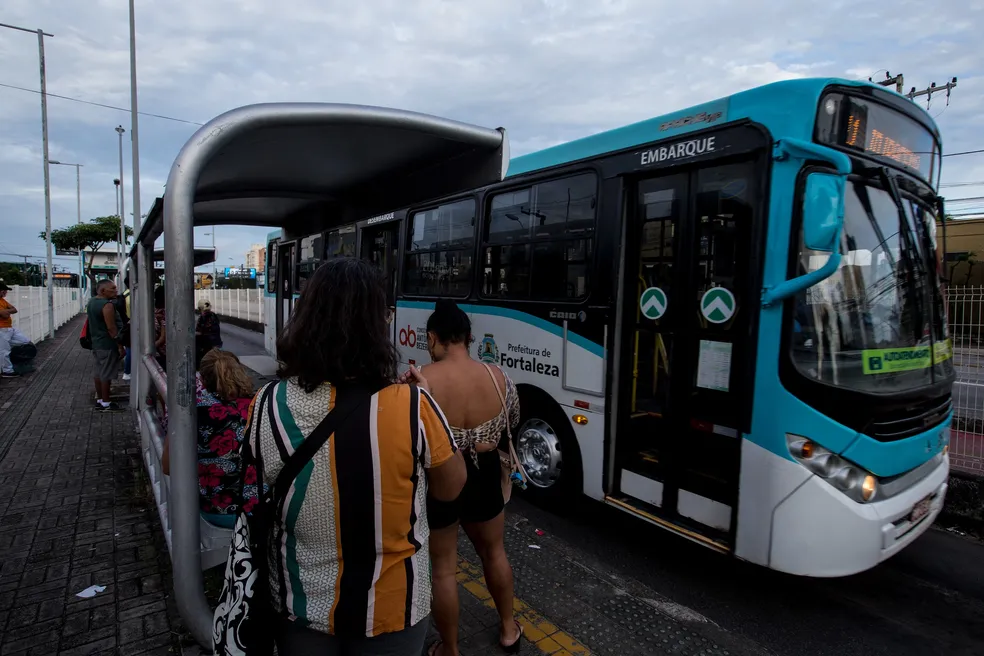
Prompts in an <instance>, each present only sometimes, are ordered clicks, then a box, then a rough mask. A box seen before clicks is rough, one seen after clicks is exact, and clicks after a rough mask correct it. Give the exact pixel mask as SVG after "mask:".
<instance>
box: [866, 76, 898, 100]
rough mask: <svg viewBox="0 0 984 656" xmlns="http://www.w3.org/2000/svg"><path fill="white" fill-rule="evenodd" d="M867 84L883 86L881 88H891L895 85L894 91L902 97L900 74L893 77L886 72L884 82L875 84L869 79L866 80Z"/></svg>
mask: <svg viewBox="0 0 984 656" xmlns="http://www.w3.org/2000/svg"><path fill="white" fill-rule="evenodd" d="M868 82H873V83H874V84H877V85H879V86H883V87H890V86H892V85H893V84H894V85H895V91H896V92H897V93H898V94H899V95H900V96H901V95H902V89H904V88H905V87H904V86H903V76H902V74H901V73H899V74H898V75H895V76H893V75H892V74H891V73H889V72H888V71H885V79H884V80H881V81H879V82H875V81H874V80H872V79H871V78H870V77H869V78H868Z"/></svg>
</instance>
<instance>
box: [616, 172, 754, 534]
mask: <svg viewBox="0 0 984 656" xmlns="http://www.w3.org/2000/svg"><path fill="white" fill-rule="evenodd" d="M755 170H756V169H755V167H754V166H753V164H752V163H751V162H748V163H736V164H724V165H715V166H704V167H702V168H699V169H695V170H690V171H686V172H680V173H673V174H669V175H662V176H660V177H650V178H645V179H641V180H637V181H635V182H634V183H632V184H630V185H628V187H627V189H628V190H629V191H628V193H629V198H628V203H627V204H626V212H627V225H626V230H627V232H626V241H625V244H626V248H627V252H626V260H625V269H624V270H625V276H626V277H625V279H624V280H623V281H622V284H623V285H624V288H623V298H624V299H625V300H624V303H623V307H622V309H621V310H620V311H621V312H623V313H624V314H623V315H622V325H623V328H624V330H623V334H622V344H623V345H624V346H623V347H622V351H623V352H622V353H621V354H620V357H621V360H620V367H619V370H620V372H621V373H620V374H619V378H620V380H619V381H618V382H619V385H620V394H619V408H618V409H617V412H618V413H619V415H618V418H617V424H616V426H617V429H616V430H617V433H616V434H617V439H616V444H615V450H614V452H613V453H614V457H615V459H616V462H615V468H614V470H613V471H614V474H615V476H614V483H615V485H614V486H613V488H612V490H613V492H615V493H616V494H615V495H614V498H612V499H610V500H611V501H612V502H614V503H616V504H618V505H621V506H627V507H628V509H630V510H632V511H634V512H637V513H640V514H644V515H647V516H649V517H650V518H651V519H654V520H655V521H657V522H658V523H663V524H664V525H665V524H670V525H672V527H673V528H676V529H679V530H681V531H682V532H684V533H685V534H689V535H691V537H694V536H695V535H696V536H697V537H698V539H700V540H701V541H704V542H713V543H714V544H715V545H717V546H720V547H722V548H725V549H727V548H729V547H730V545H731V544H732V543H733V540H732V536H733V535H734V532H733V525H734V521H735V517H736V516H737V515H736V514H735V511H736V509H737V505H738V503H737V500H738V473H739V466H740V463H739V457H740V453H741V450H740V441H741V440H740V435H741V433H740V430H739V429H740V428H741V427H742V426H744V425H745V423H746V421H747V417H748V415H749V413H750V403H751V395H750V392H749V393H746V392H748V390H750V388H751V380H750V377H751V376H753V375H754V371H753V370H751V365H750V362H751V360H750V359H749V354H750V351H749V349H752V348H753V344H752V339H751V335H750V330H751V328H752V326H751V325H750V323H749V321H750V319H751V318H752V316H753V315H754V313H755V312H756V310H757V295H756V294H755V290H754V289H753V287H752V285H753V284H754V280H756V279H757V277H756V276H753V275H752V273H753V271H752V265H751V264H750V260H751V244H752V241H751V235H752V223H753V221H752V219H753V215H754V214H755V213H756V210H757V208H756V202H757V200H756V199H757V197H758V196H759V194H758V191H757V190H758V186H757V183H756V180H755V179H754V178H753V174H754V171H755Z"/></svg>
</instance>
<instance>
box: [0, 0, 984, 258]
mask: <svg viewBox="0 0 984 656" xmlns="http://www.w3.org/2000/svg"><path fill="white" fill-rule="evenodd" d="M3 20H4V22H6V23H13V24H18V25H24V26H26V27H30V28H34V27H42V28H44V29H45V30H46V31H48V32H51V33H53V34H54V35H55V36H54V37H53V38H50V39H47V40H46V43H45V46H46V54H47V66H48V89H49V91H50V92H51V93H55V94H62V95H68V96H73V97H78V98H82V99H85V100H89V101H93V102H98V103H104V104H110V105H117V106H121V107H127V106H128V105H129V68H128V66H129V55H128V48H129V42H128V18H127V3H125V2H120V1H118V0H98V1H95V0H92V1H89V2H85V3H79V2H67V1H66V0H6V2H4V18H3ZM982 25H984V10H982V7H981V4H980V3H973V2H972V3H961V2H957V1H956V0H937V2H932V3H927V2H916V1H912V0H900V1H897V2H893V3H887V4H886V3H884V2H879V1H876V0H852V1H847V0H834V1H831V2H827V3H821V4H816V3H799V2H795V3H794V2H782V1H781V0H771V1H769V0H747V1H746V2H741V3H735V2H725V1H723V0H691V1H690V2H686V3H672V2H667V1H665V0H663V1H656V0H596V1H595V2H590V3H588V2H573V1H571V0H566V1H565V0H471V1H470V2H467V3H464V2H450V1H447V0H362V1H361V2H356V3H353V2H348V1H347V0H333V1H327V0H317V1H316V0H294V1H293V2H290V3H270V2H268V1H267V0H212V1H211V2H207V3H196V2H191V1H190V0H172V1H171V2H166V3H162V2H156V3H155V2H150V1H149V0H138V1H137V39H138V72H139V84H140V108H141V109H142V110H143V111H145V112H151V113H154V114H163V115H167V116H173V117H178V118H184V119H188V120H192V121H199V122H203V121H206V120H208V119H209V118H211V117H213V116H215V115H217V114H218V113H220V112H222V111H225V110H227V109H230V108H232V107H235V106H239V105H243V104H247V103H253V102H266V101H277V100H313V101H337V102H356V103H363V104H377V105H387V106H394V107H401V108H406V109H413V110H418V111H424V112H430V113H435V114H439V115H444V116H449V117H452V118H456V119H459V120H465V121H469V122H473V123H478V124H482V125H489V126H498V125H503V126H505V127H507V128H508V129H509V133H510V136H511V139H512V150H513V153H514V154H522V153H524V152H529V151H531V150H536V149H539V148H543V147H546V146H550V145H554V144H556V143H560V142H563V141H567V140H569V139H574V138H578V137H582V136H586V135H588V134H591V133H593V132H597V131H599V130H604V129H608V128H612V127H616V126H618V125H623V124H625V123H628V122H632V121H636V120H640V119H643V118H647V117H651V116H656V115H659V114H661V113H665V112H668V111H673V110H677V109H681V108H683V107H686V106H689V105H692V104H696V103H699V102H703V101H707V100H710V99H713V98H716V97H720V96H723V95H727V94H729V93H733V92H736V91H740V90H742V89H746V88H749V87H751V86H755V85H758V84H764V83H768V82H772V81H775V80H780V79H788V78H792V77H801V76H804V75H811V76H828V75H829V76H845V77H849V78H854V79H857V78H866V77H868V76H869V75H874V74H877V75H878V76H881V75H883V73H882V72H879V69H889V70H891V71H892V72H893V73H896V72H903V73H904V74H905V77H906V86H907V87H908V86H919V87H922V86H924V85H926V84H928V83H929V82H930V81H932V80H936V81H937V82H943V81H945V80H946V79H948V78H949V77H950V76H952V75H957V76H960V83H959V87H958V88H957V90H956V91H955V92H954V95H953V98H952V102H951V105H950V107H949V108H947V109H946V111H945V112H943V111H942V110H943V109H944V105H945V101H944V100H943V99H942V98H940V99H936V100H934V101H933V106H932V109H931V112H932V113H933V114H934V115H937V114H939V117H938V121H939V123H940V126H941V129H942V130H943V134H944V139H945V148H946V150H949V151H954V150H965V149H972V148H978V147H981V146H982V144H984V138H982V137H981V135H982V134H984V109H981V107H982V104H981V102H980V100H981V97H982V92H984V80H982V78H981V77H980V75H979V71H980V70H981V69H982V63H984V55H981V53H980V49H979V48H978V47H977V45H976V40H975V39H974V37H975V36H976V34H977V32H978V31H979V28H980V27H981V26H982ZM0 83H3V84H11V85H16V86H22V87H28V88H33V89H36V88H37V85H38V81H37V42H36V39H35V38H34V37H33V36H32V35H30V34H24V33H17V32H12V31H9V30H3V29H0ZM940 112H942V113H940ZM49 123H50V134H51V157H52V158H53V159H59V160H62V161H79V162H82V163H84V164H85V167H84V168H83V170H82V192H83V198H82V211H83V216H84V217H94V216H98V215H103V214H110V213H112V212H113V211H114V208H115V202H114V200H113V198H112V196H113V190H112V179H113V178H114V177H116V176H117V175H118V163H117V135H116V133H115V132H114V131H113V128H114V127H115V126H116V125H117V124H120V123H122V124H123V126H124V127H125V128H126V129H127V135H125V137H124V159H125V168H126V171H127V173H126V175H127V176H129V170H130V163H129V159H130V148H129V146H130V143H129V117H128V115H127V114H125V113H122V112H116V111H113V110H109V109H103V108H99V107H91V106H87V105H80V104H77V103H71V102H68V101H65V100H60V99H57V98H51V99H50V101H49ZM0 126H2V128H0V235H2V236H0V243H2V244H3V250H4V251H13V252H23V253H30V254H41V253H42V252H43V244H42V242H41V241H40V240H37V239H36V238H35V235H36V234H37V231H38V230H40V228H41V227H42V225H43V197H42V193H41V188H42V175H41V174H42V167H41V160H40V150H41V149H40V143H39V134H40V126H39V109H38V96H37V95H35V94H30V93H24V92H21V91H15V90H12V89H8V88H3V87H0ZM194 129H195V128H194V126H192V125H187V124H181V123H175V122H170V121H165V120H161V119H156V118H150V117H142V118H141V122H140V130H141V133H140V134H141V162H140V164H141V173H142V182H141V185H142V191H143V194H142V199H141V204H142V209H143V211H144V212H146V211H147V209H149V207H150V204H151V203H152V201H153V199H154V197H155V196H157V195H159V194H160V193H161V192H162V184H163V181H164V180H165V179H166V177H167V172H168V169H169V167H170V163H171V160H172V159H173V157H174V156H175V154H176V153H177V152H178V150H179V149H180V147H181V146H182V145H183V143H184V142H185V140H186V139H187V138H188V137H189V136H190V135H191V134H192V133H193V131H194ZM74 177H75V176H74V171H72V170H71V169H70V168H67V167H52V175H51V180H52V182H51V184H52V220H53V223H54V225H55V226H60V225H67V224H69V223H73V222H74V221H75V179H74ZM943 180H944V182H946V181H953V182H964V181H974V180H984V157H981V156H968V157H965V158H952V159H951V160H949V161H947V162H946V165H945V167H944V173H943ZM125 183H126V186H127V189H129V180H128V179H127V180H125ZM950 191H953V192H954V193H953V194H952V195H953V196H972V195H981V194H982V189H980V188H963V187H960V188H954V189H951V190H950ZM964 192H967V193H964ZM127 194H128V197H127V199H126V206H127V208H129V207H130V205H131V201H130V198H129V191H128V192H127ZM199 232H202V231H199ZM265 233H266V230H265V229H242V230H235V231H233V230H229V229H222V228H220V229H219V230H218V240H217V246H218V247H219V249H220V261H224V260H226V259H227V258H228V257H233V258H234V260H239V259H241V258H242V254H243V253H244V252H245V250H246V249H247V248H248V247H249V244H250V243H253V242H256V241H262V240H263V236H264V235H265ZM201 239H202V241H201V243H202V244H205V243H206V242H208V240H209V238H205V237H202V238H201ZM208 243H210V242H208Z"/></svg>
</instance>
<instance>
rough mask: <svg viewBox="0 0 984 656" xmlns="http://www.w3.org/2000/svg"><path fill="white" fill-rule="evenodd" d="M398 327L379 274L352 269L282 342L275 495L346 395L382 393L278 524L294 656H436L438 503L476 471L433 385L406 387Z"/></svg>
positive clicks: (341, 433)
mask: <svg viewBox="0 0 984 656" xmlns="http://www.w3.org/2000/svg"><path fill="white" fill-rule="evenodd" d="M387 329H388V324H387V304H386V292H385V290H384V287H383V284H382V281H381V278H380V275H379V273H378V271H377V270H376V269H375V268H374V267H372V266H371V265H370V264H368V263H366V262H363V261H361V260H356V259H350V258H343V259H336V260H331V261H329V262H327V263H326V264H324V265H323V266H321V267H320V268H319V269H318V270H317V271H316V272H315V274H314V276H313V277H312V278H311V280H310V281H309V283H308V285H307V286H306V287H305V289H304V291H303V293H302V294H301V297H300V299H299V300H298V302H297V304H296V306H295V308H294V311H293V313H292V315H291V317H290V320H289V322H288V324H287V326H286V327H285V328H284V331H283V333H282V334H281V336H280V338H279V339H278V340H277V356H278V358H279V360H280V362H281V367H280V371H279V372H278V375H279V377H280V378H281V380H280V382H277V383H271V385H273V389H272V390H271V393H270V394H268V395H266V398H267V399H268V405H267V407H266V408H264V412H262V413H258V412H257V413H255V414H256V415H257V416H259V417H261V419H260V424H259V425H258V429H259V430H258V434H259V440H258V442H259V448H260V452H261V453H262V457H263V465H264V467H263V469H264V471H263V478H264V482H266V483H267V484H273V482H274V481H275V480H276V478H277V475H278V474H279V473H280V470H281V469H282V468H283V465H284V463H285V462H286V460H287V459H288V458H289V457H290V454H292V453H293V452H294V450H295V449H297V448H298V447H299V446H300V444H301V443H302V442H303V441H304V440H305V438H306V437H307V436H308V435H310V434H311V432H312V431H313V430H314V428H315V427H316V426H317V425H318V424H319V423H320V422H321V421H322V420H323V419H324V418H325V416H326V415H327V414H328V413H329V412H330V411H331V409H332V408H333V407H334V404H335V402H336V400H337V394H338V393H339V390H340V391H341V393H342V394H343V395H344V394H348V393H353V391H357V390H364V392H358V393H365V394H366V396H367V397H368V396H369V395H371V399H370V400H369V402H368V403H366V404H364V405H363V406H362V407H363V408H365V410H361V411H358V410H357V411H354V412H353V414H351V415H349V416H348V417H347V418H346V419H344V420H343V419H339V420H338V423H337V424H336V426H335V430H334V433H333V434H332V435H331V436H330V438H329V440H328V442H327V443H326V444H325V445H324V446H323V447H322V448H321V449H320V450H319V451H318V452H317V453H316V454H315V456H314V458H313V460H312V461H311V462H310V463H308V465H307V466H305V467H304V468H303V469H302V470H301V473H300V474H299V475H298V476H297V478H296V479H294V482H293V484H292V485H291V487H290V488H289V489H288V490H287V491H286V493H285V497H284V498H285V502H284V504H283V510H282V512H279V513H278V514H277V516H276V517H275V520H274V526H273V541H272V548H271V549H270V551H269V553H270V563H269V564H270V572H271V575H270V585H271V592H272V597H273V603H274V606H275V610H277V611H278V612H279V615H280V619H279V620H278V623H277V626H276V628H275V631H276V638H277V646H278V651H279V653H280V654H281V656H289V655H291V654H302V653H303V654H313V653H318V654H323V655H325V656H329V655H331V654H366V655H371V654H379V655H382V654H419V653H420V651H421V649H422V648H423V644H424V639H425V638H426V634H427V627H428V618H429V615H430V605H431V576H430V556H429V552H428V538H429V535H430V530H429V527H428V523H427V496H428V493H429V494H430V495H431V496H433V497H434V498H436V499H442V500H452V499H455V498H457V497H458V495H459V493H460V492H461V489H462V487H463V485H464V482H465V476H466V474H465V465H464V461H463V459H462V457H461V455H460V454H459V453H458V451H457V447H456V445H455V442H454V439H453V437H452V436H451V429H450V428H449V427H448V423H447V421H446V419H445V418H444V415H443V414H442V412H441V410H440V408H438V406H437V404H436V403H435V402H434V400H433V399H432V398H431V396H430V394H429V393H428V391H427V390H426V389H425V387H426V386H425V385H421V386H419V387H410V386H408V385H399V384H393V382H394V381H395V380H396V362H397V360H396V352H395V350H394V348H393V345H392V343H391V341H390V339H389V336H388V330H387ZM256 398H263V391H262V390H261V392H260V393H259V394H258V395H257V397H256Z"/></svg>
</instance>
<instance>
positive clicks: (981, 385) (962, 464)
mask: <svg viewBox="0 0 984 656" xmlns="http://www.w3.org/2000/svg"><path fill="white" fill-rule="evenodd" d="M946 297H947V312H948V315H949V320H950V334H951V336H952V339H953V364H954V366H955V367H956V370H957V382H956V384H955V385H954V386H953V428H952V430H951V432H950V466H951V467H953V469H955V470H959V471H962V472H966V473H971V474H977V475H980V476H984V357H982V352H984V328H982V325H984V287H982V286H972V287H950V288H948V289H947V290H946Z"/></svg>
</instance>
